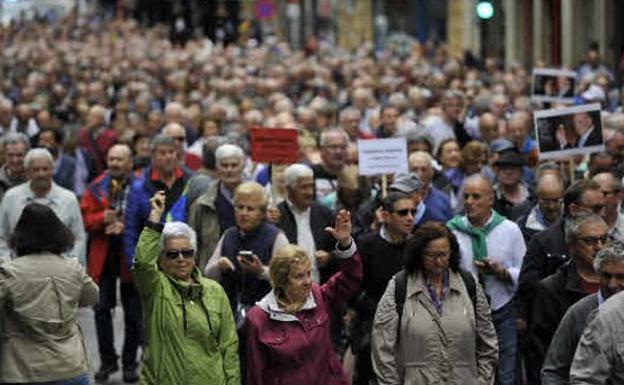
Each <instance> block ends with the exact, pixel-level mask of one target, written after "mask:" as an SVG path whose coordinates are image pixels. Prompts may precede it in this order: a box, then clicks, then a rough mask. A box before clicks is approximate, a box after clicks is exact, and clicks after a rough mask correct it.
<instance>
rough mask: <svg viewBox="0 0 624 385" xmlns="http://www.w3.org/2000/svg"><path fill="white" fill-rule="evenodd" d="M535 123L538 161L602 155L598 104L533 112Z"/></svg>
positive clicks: (602, 142)
mask: <svg viewBox="0 0 624 385" xmlns="http://www.w3.org/2000/svg"><path fill="white" fill-rule="evenodd" d="M534 123H535V137H536V138H537V142H538V145H539V158H540V159H557V158H566V157H569V156H572V155H579V154H583V155H585V154H591V153H594V152H601V151H604V138H603V134H602V117H601V115H600V104H599V103H593V104H586V105H581V106H575V107H567V108H555V109H549V110H541V111H536V112H535V114H534Z"/></svg>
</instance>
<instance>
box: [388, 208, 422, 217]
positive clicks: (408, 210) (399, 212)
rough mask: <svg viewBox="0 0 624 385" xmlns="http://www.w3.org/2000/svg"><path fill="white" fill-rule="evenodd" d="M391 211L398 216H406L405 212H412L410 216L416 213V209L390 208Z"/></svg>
mask: <svg viewBox="0 0 624 385" xmlns="http://www.w3.org/2000/svg"><path fill="white" fill-rule="evenodd" d="M392 212H393V213H396V214H398V215H399V216H400V217H404V216H407V214H412V216H414V215H416V209H401V210H392Z"/></svg>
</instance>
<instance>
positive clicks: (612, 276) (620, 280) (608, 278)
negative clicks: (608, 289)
mask: <svg viewBox="0 0 624 385" xmlns="http://www.w3.org/2000/svg"><path fill="white" fill-rule="evenodd" d="M600 275H601V276H602V278H604V279H605V280H606V281H607V282H611V280H612V279H615V280H616V281H617V282H618V283H624V274H611V273H607V272H606V271H603V272H602V273H600Z"/></svg>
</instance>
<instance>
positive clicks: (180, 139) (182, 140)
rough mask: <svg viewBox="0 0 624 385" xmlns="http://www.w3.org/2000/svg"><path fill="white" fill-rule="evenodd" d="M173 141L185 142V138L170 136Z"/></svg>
mask: <svg viewBox="0 0 624 385" xmlns="http://www.w3.org/2000/svg"><path fill="white" fill-rule="evenodd" d="M172 138H173V140H175V141H176V142H184V141H185V140H186V137H185V136H172Z"/></svg>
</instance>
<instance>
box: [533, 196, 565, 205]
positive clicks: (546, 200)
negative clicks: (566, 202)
mask: <svg viewBox="0 0 624 385" xmlns="http://www.w3.org/2000/svg"><path fill="white" fill-rule="evenodd" d="M537 200H538V201H539V203H541V204H542V205H550V206H559V205H560V204H561V203H562V202H563V198H537Z"/></svg>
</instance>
